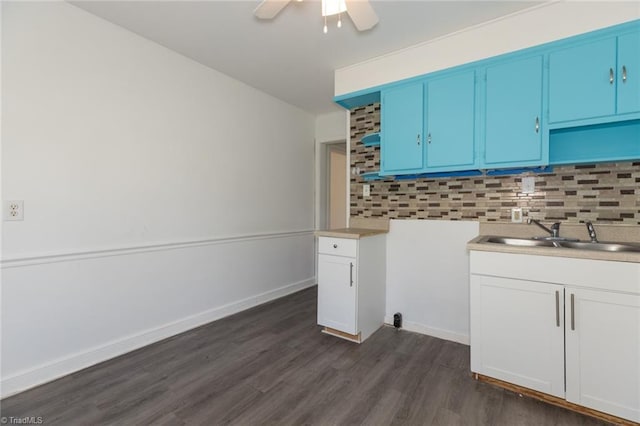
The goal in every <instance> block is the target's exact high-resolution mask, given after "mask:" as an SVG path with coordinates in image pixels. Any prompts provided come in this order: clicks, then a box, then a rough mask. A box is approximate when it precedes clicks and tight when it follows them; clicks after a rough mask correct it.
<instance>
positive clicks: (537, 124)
mask: <svg viewBox="0 0 640 426" xmlns="http://www.w3.org/2000/svg"><path fill="white" fill-rule="evenodd" d="M539 132H540V117H536V133H539Z"/></svg>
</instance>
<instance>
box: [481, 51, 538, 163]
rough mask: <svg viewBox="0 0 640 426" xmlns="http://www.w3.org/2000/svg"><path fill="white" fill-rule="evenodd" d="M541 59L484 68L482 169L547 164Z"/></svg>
mask: <svg viewBox="0 0 640 426" xmlns="http://www.w3.org/2000/svg"><path fill="white" fill-rule="evenodd" d="M542 64H543V60H542V56H534V57H530V58H526V59H518V60H511V61H508V62H503V63H500V64H497V65H494V66H491V67H489V68H487V70H486V94H485V132H484V144H485V145H484V148H485V152H484V159H483V162H482V166H483V168H496V167H500V168H507V167H526V166H539V165H542V164H546V162H547V158H545V157H546V156H548V153H547V150H546V149H544V146H543V141H544V140H545V138H543V128H542V126H543V123H542Z"/></svg>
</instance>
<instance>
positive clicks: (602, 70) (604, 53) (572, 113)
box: [549, 37, 616, 123]
mask: <svg viewBox="0 0 640 426" xmlns="http://www.w3.org/2000/svg"><path fill="white" fill-rule="evenodd" d="M615 73H616V39H615V37H612V38H608V39H605V40H598V41H595V42H592V43H588V44H583V45H580V46H577V47H571V48H568V49H564V50H560V51H558V52H553V53H551V54H550V55H549V123H558V122H562V121H570V120H580V119H587V118H596V117H604V116H607V115H613V114H615V108H616V85H615V81H616V80H615Z"/></svg>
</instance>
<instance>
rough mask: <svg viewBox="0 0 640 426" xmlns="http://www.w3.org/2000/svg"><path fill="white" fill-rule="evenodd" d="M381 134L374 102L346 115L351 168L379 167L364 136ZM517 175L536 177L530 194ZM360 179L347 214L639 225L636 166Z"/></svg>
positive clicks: (639, 165)
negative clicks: (366, 189)
mask: <svg viewBox="0 0 640 426" xmlns="http://www.w3.org/2000/svg"><path fill="white" fill-rule="evenodd" d="M379 129H380V104H379V103H376V104H372V105H368V106H366V107H361V108H355V109H353V110H352V111H351V147H350V149H351V165H350V166H351V168H352V170H353V169H354V168H359V170H360V173H365V172H369V171H377V170H378V169H379V167H380V149H379V147H365V146H364V145H362V143H361V142H360V139H361V138H362V136H364V135H366V134H368V133H371V132H376V131H378V130H379ZM523 176H534V179H535V192H534V193H532V194H522V193H520V192H519V191H520V184H521V180H522V177H523ZM364 183H365V181H364V180H363V179H362V178H361V177H360V176H359V175H354V174H352V175H351V185H350V186H351V201H350V203H351V216H352V217H363V218H368V217H372V218H389V219H443V220H479V221H483V222H510V221H511V209H512V208H515V207H520V208H522V209H523V214H525V215H528V216H530V217H532V218H534V219H539V220H548V221H566V222H575V223H579V222H584V221H587V220H590V221H593V222H599V223H618V224H629V225H640V162H622V163H608V164H595V165H576V166H561V167H555V168H554V170H553V172H552V173H545V174H533V173H531V174H520V175H513V176H476V177H464V178H438V179H417V180H400V181H395V180H392V179H388V180H383V181H380V180H376V181H369V182H366V183H368V184H370V185H371V196H370V197H366V198H365V197H363V196H362V185H363V184H364Z"/></svg>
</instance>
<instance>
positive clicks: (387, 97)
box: [380, 83, 424, 175]
mask: <svg viewBox="0 0 640 426" xmlns="http://www.w3.org/2000/svg"><path fill="white" fill-rule="evenodd" d="M423 91H424V89H423V84H422V83H412V84H407V85H404V86H399V87H394V88H391V89H387V90H384V91H383V92H382V96H381V102H382V105H381V107H380V108H381V111H380V113H381V122H380V127H381V130H380V131H381V135H380V150H381V151H380V156H381V158H380V174H381V175H400V174H407V173H414V172H416V171H420V170H421V169H422V167H423V165H424V155H423V153H424V151H423V148H424V142H423V137H422V122H423V105H424V95H423Z"/></svg>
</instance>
